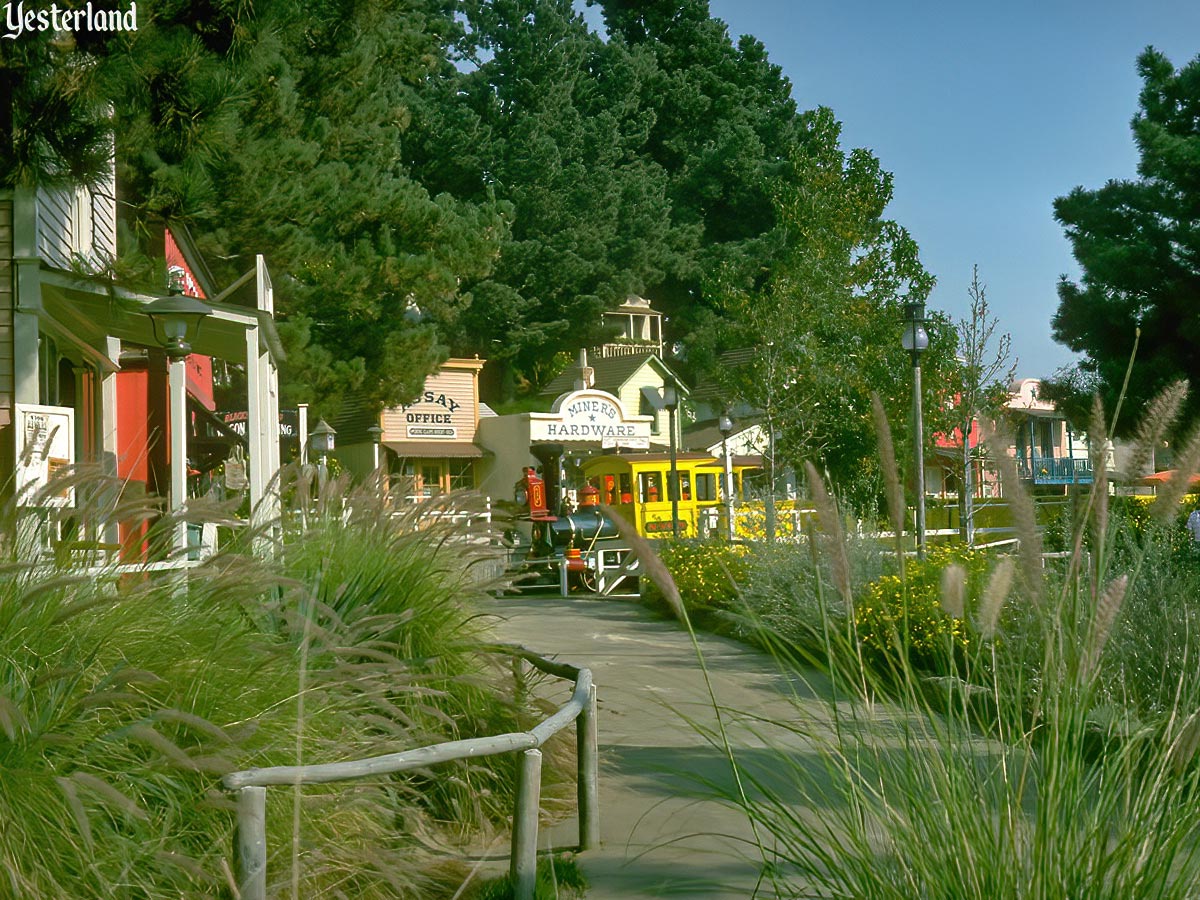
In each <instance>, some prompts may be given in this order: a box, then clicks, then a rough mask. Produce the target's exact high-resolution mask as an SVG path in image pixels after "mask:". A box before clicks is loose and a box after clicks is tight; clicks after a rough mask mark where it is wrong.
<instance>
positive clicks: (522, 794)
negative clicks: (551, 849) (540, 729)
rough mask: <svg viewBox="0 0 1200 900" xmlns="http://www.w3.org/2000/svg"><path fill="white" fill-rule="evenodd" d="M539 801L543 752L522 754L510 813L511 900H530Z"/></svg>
mask: <svg viewBox="0 0 1200 900" xmlns="http://www.w3.org/2000/svg"><path fill="white" fill-rule="evenodd" d="M541 797H542V752H541V751H540V750H526V751H524V752H523V753H522V754H521V760H520V770H519V772H518V776H517V802H516V809H515V810H514V811H513V832H512V860H511V861H510V866H511V868H510V870H509V871H510V874H511V876H512V883H513V898H514V900H533V894H534V888H535V885H536V882H537V842H538V812H539V810H540V808H541V805H542V804H541Z"/></svg>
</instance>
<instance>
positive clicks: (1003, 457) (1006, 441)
mask: <svg viewBox="0 0 1200 900" xmlns="http://www.w3.org/2000/svg"><path fill="white" fill-rule="evenodd" d="M988 443H989V444H990V445H991V449H992V458H993V459H995V461H996V468H998V469H999V470H1000V484H1001V486H1002V488H1003V489H1004V497H1005V499H1007V500H1008V505H1009V509H1010V510H1012V516H1013V524H1014V525H1016V528H1017V539H1018V540H1019V541H1020V546H1019V548H1018V557H1019V558H1020V560H1021V578H1022V580H1023V581H1024V582H1025V588H1026V590H1028V591H1029V593H1030V595H1031V596H1032V597H1035V598H1040V597H1041V591H1040V590H1039V587H1040V584H1041V579H1042V536H1041V534H1040V533H1039V532H1038V527H1037V510H1036V509H1035V508H1034V505H1033V498H1032V497H1030V496H1029V492H1028V491H1027V490H1025V486H1024V485H1023V484H1021V479H1020V478H1019V477H1018V476H1017V463H1016V460H1015V459H1013V457H1011V456H1009V455H1008V448H1009V447H1011V446H1012V439H1011V436H1010V435H1007V434H1004V433H1001V432H997V433H996V434H995V435H993V436H992V437H991V438H990V439H989V440H988Z"/></svg>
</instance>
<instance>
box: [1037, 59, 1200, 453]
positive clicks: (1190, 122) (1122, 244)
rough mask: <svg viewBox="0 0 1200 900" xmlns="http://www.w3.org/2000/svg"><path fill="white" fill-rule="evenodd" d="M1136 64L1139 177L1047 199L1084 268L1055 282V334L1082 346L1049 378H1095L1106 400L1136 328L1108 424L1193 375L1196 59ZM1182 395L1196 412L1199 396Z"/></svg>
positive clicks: (1197, 354)
mask: <svg viewBox="0 0 1200 900" xmlns="http://www.w3.org/2000/svg"><path fill="white" fill-rule="evenodd" d="M1138 71H1139V73H1140V75H1141V77H1142V81H1143V87H1142V91H1141V96H1140V99H1139V108H1138V112H1137V114H1136V115H1135V116H1134V119H1133V125H1132V127H1133V135H1134V140H1135V142H1136V144H1137V148H1138V152H1139V154H1140V161H1139V163H1138V176H1139V177H1138V178H1137V179H1133V180H1116V179H1114V180H1112V181H1109V182H1108V183H1107V184H1105V185H1104V186H1103V187H1101V188H1097V189H1086V188H1083V187H1077V188H1075V189H1074V190H1073V191H1071V192H1070V193H1069V194H1067V195H1066V196H1064V197H1059V198H1058V199H1057V200H1056V201H1055V203H1054V213H1055V217H1056V218H1057V219H1058V221H1059V222H1060V223H1062V225H1063V227H1064V228H1065V230H1066V234H1067V237H1068V239H1069V240H1070V241H1071V246H1072V249H1073V251H1074V254H1075V258H1076V259H1077V260H1078V262H1079V265H1080V268H1081V269H1082V273H1083V274H1082V277H1081V278H1080V280H1079V281H1078V282H1073V281H1071V280H1069V279H1067V278H1064V279H1063V280H1062V282H1061V283H1060V284H1059V290H1058V292H1059V306H1058V311H1057V313H1056V314H1055V316H1054V336H1055V339H1056V340H1058V341H1059V342H1060V343H1063V344H1065V345H1066V346H1068V347H1070V348H1071V349H1072V350H1075V351H1077V352H1080V353H1082V354H1084V358H1083V360H1082V362H1081V363H1080V368H1081V370H1082V371H1081V372H1079V373H1076V374H1073V375H1070V376H1069V377H1062V378H1060V379H1059V381H1060V384H1059V387H1060V388H1063V387H1066V388H1067V389H1068V390H1069V388H1070V385H1071V384H1080V383H1083V384H1088V385H1091V384H1098V386H1099V388H1100V391H1101V394H1102V396H1103V399H1104V401H1105V406H1106V408H1108V409H1113V408H1114V407H1115V405H1116V399H1117V397H1118V395H1119V394H1120V391H1121V386H1122V382H1123V381H1124V378H1125V371H1126V367H1127V366H1128V363H1129V358H1130V354H1131V351H1132V350H1133V347H1134V340H1135V336H1136V334H1137V332H1138V330H1139V329H1140V332H1141V339H1140V345H1139V349H1138V354H1137V360H1136V362H1135V365H1134V368H1133V373H1132V377H1131V378H1130V381H1129V388H1128V393H1127V396H1126V400H1125V409H1127V410H1129V415H1125V414H1122V420H1121V421H1120V422H1119V423H1118V431H1119V432H1128V431H1130V430H1131V429H1132V428H1134V426H1135V425H1136V424H1137V420H1138V418H1139V417H1140V413H1141V411H1142V410H1144V408H1145V406H1146V404H1147V403H1148V402H1149V401H1150V400H1151V399H1152V398H1153V397H1154V396H1155V395H1156V394H1157V393H1158V392H1159V391H1161V390H1162V389H1163V388H1165V387H1166V386H1167V385H1168V384H1170V383H1171V382H1173V381H1176V380H1178V379H1179V378H1189V379H1192V380H1193V383H1195V382H1196V379H1198V378H1200V229H1197V226H1196V223H1197V221H1200V57H1197V58H1196V59H1194V60H1193V61H1192V62H1191V63H1189V64H1188V65H1186V66H1185V67H1183V68H1182V69H1179V70H1176V69H1175V67H1174V66H1173V65H1172V64H1171V62H1170V61H1169V60H1168V59H1167V58H1166V57H1165V56H1164V55H1163V54H1162V53H1160V52H1158V51H1156V50H1154V49H1153V48H1147V49H1146V50H1145V51H1144V52H1143V53H1142V54H1141V56H1140V57H1139V58H1138ZM1190 402H1191V411H1190V412H1191V415H1192V416H1193V417H1195V416H1196V414H1197V413H1198V412H1200V405H1197V404H1200V399H1197V398H1196V396H1195V394H1193V398H1192V400H1191V401H1190Z"/></svg>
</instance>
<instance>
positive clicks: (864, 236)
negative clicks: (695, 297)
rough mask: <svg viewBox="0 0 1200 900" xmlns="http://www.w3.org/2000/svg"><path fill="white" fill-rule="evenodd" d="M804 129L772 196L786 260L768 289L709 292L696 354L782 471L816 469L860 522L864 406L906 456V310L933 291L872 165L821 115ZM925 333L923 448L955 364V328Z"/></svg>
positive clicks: (865, 472)
mask: <svg viewBox="0 0 1200 900" xmlns="http://www.w3.org/2000/svg"><path fill="white" fill-rule="evenodd" d="M799 125H800V128H799V131H798V134H799V141H798V145H797V149H796V150H795V151H794V153H793V155H792V157H791V158H790V160H789V170H790V171H789V177H787V178H785V179H783V180H781V181H780V182H779V187H778V189H777V192H776V194H775V197H774V208H775V211H776V220H777V223H778V224H777V226H776V229H777V232H778V234H777V241H778V243H779V245H780V246H781V247H782V248H783V249H782V251H781V252H780V253H779V254H778V256H777V259H776V261H775V265H774V268H773V269H772V271H771V273H770V277H769V278H768V279H767V280H766V281H765V283H763V284H762V285H761V286H757V287H745V286H743V285H742V284H741V283H740V282H739V279H738V278H737V277H736V276H735V277H734V278H731V279H727V280H724V281H717V282H716V283H714V284H713V285H712V286H711V293H712V294H713V295H715V296H720V297H721V299H722V303H721V307H720V310H719V311H720V313H721V315H720V317H719V318H714V319H712V320H710V325H709V327H708V328H707V329H702V330H700V331H699V332H698V333H697V335H696V336H695V343H694V346H695V348H696V351H697V355H698V356H700V357H702V358H703V359H704V360H705V361H706V362H707V365H705V366H704V368H705V369H706V370H707V374H708V375H709V377H712V378H715V379H716V380H717V381H718V382H719V383H720V384H721V385H722V387H723V388H724V390H725V393H726V396H727V397H730V398H737V399H740V400H743V401H745V402H747V403H749V404H751V405H752V406H754V407H757V408H758V409H760V410H762V412H763V413H764V415H765V416H766V417H767V418H768V420H769V425H768V427H769V428H770V429H771V430H773V431H775V432H777V433H778V435H779V437H778V448H777V451H776V455H777V456H778V457H780V461H781V462H788V463H791V464H793V465H796V466H797V467H799V464H800V463H801V462H802V461H805V460H807V461H811V462H814V463H816V464H817V465H818V468H819V469H824V470H825V471H826V472H828V473H829V475H830V476H832V478H833V480H834V482H835V483H836V484H838V485H839V487H840V488H841V489H842V491H843V494H844V496H845V497H846V499H847V500H849V501H850V502H851V503H852V504H853V505H854V506H856V507H857V508H859V509H865V508H867V507H869V506H870V505H871V504H872V503H873V502H874V501H875V499H876V498H877V497H878V496H879V494H880V484H879V483H878V481H877V476H878V472H879V466H878V459H877V453H876V442H875V435H874V431H873V425H872V419H871V401H870V396H871V394H872V392H875V393H878V394H880V395H881V397H882V398H883V400H884V403H885V406H886V407H887V408H888V409H889V410H890V411H891V412H892V414H893V419H894V421H893V430H894V431H896V432H897V433H898V434H900V435H901V436H902V437H903V438H904V439H903V440H902V441H901V442H900V443H901V444H902V445H905V444H907V445H909V446H911V439H912V438H911V428H910V427H909V424H908V419H907V417H906V416H905V413H906V412H907V410H908V408H909V407H908V398H909V397H910V396H911V380H910V377H911V376H910V366H909V359H908V355H907V353H906V352H905V351H904V350H903V349H902V348H901V341H900V332H901V327H902V321H903V314H902V307H903V304H904V303H906V302H921V303H923V302H924V301H925V299H926V298H927V297H928V294H929V291H930V290H931V288H932V286H933V278H932V276H930V275H929V273H928V272H926V271H925V269H924V267H923V266H922V265H921V263H920V260H919V258H918V254H917V247H916V244H915V243H914V242H913V240H912V238H911V236H909V234H908V233H907V232H906V231H905V230H904V229H903V228H902V227H901V226H899V225H898V224H897V223H895V222H894V221H891V220H888V219H885V218H884V217H883V214H884V210H885V208H886V207H887V204H888V202H889V201H890V200H891V194H892V179H891V175H889V174H888V173H887V172H885V171H883V169H882V167H881V166H880V164H879V161H878V159H876V158H875V157H874V156H873V155H872V154H871V153H869V152H867V151H865V150H854V151H852V152H850V153H849V154H847V153H845V152H844V151H843V150H842V149H841V146H840V133H841V129H840V125H839V124H838V122H837V121H836V120H835V118H834V116H833V113H832V111H831V110H829V109H825V108H821V109H817V110H815V111H813V112H810V113H805V114H804V115H803V116H801V117H800V122H799ZM728 268H733V266H732V265H730V266H729V267H728ZM941 324H942V325H943V326H944V325H945V323H941ZM930 333H931V343H932V346H931V351H932V352H930V353H929V354H928V355H927V357H926V359H925V363H926V365H927V367H928V370H929V372H930V376H931V377H929V378H928V379H926V381H925V383H924V387H925V391H924V393H925V395H926V397H927V400H926V403H925V408H926V409H927V410H928V411H929V413H928V415H927V416H926V422H925V426H926V427H925V431H926V437H927V438H928V436H929V435H931V434H932V433H933V432H934V431H936V430H944V428H945V425H946V422H945V421H943V420H942V418H940V417H939V413H940V411H941V410H943V409H944V407H945V404H944V403H942V402H941V400H942V398H941V397H940V396H939V390H940V387H939V385H941V384H942V383H944V370H945V369H946V368H947V366H948V365H949V362H948V361H949V360H952V359H953V356H954V354H953V352H951V351H952V345H953V342H954V334H953V330H952V329H950V328H947V327H938V328H935V327H932V326H931V327H930ZM746 347H752V348H756V352H755V354H754V356H753V359H752V360H751V361H750V362H749V363H748V364H746V365H743V366H739V367H736V368H729V367H727V366H725V365H723V361H722V355H721V353H722V351H728V350H734V349H738V348H746Z"/></svg>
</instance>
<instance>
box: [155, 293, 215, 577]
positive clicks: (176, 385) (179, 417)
mask: <svg viewBox="0 0 1200 900" xmlns="http://www.w3.org/2000/svg"><path fill="white" fill-rule="evenodd" d="M145 312H146V315H148V316H149V317H150V323H151V326H152V327H153V328H154V336H155V338H156V339H157V340H158V342H159V343H160V344H162V345H163V348H164V350H165V351H166V354H167V360H168V365H167V373H168V374H167V378H168V394H169V395H170V420H171V496H170V510H171V512H172V513H174V514H176V516H179V514H180V513H181V512H182V511H183V508H184V506H185V505H186V503H187V362H186V361H187V357H188V354H189V353H191V352H192V347H191V345H190V344H189V343H188V333H189V332H191V334H192V336H195V334H196V333H197V332H198V331H199V330H200V322H201V320H202V319H204V317H205V316H208V315H211V314H212V308H211V307H210V306H208V305H207V304H205V303H202V302H201V301H200V300H198V299H197V298H195V297H187V296H185V295H184V294H182V293H181V292H179V291H172V292H171V294H170V295H169V296H166V297H159V298H158V299H157V300H154V301H153V302H151V303H148V304H147V305H146V308H145ZM172 544H173V546H174V549H175V551H176V552H177V553H180V554H185V553H187V550H188V532H187V523H186V522H185V521H183V519H182V518H181V517H180V518H177V519H176V521H175V526H174V536H173V540H172Z"/></svg>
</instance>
